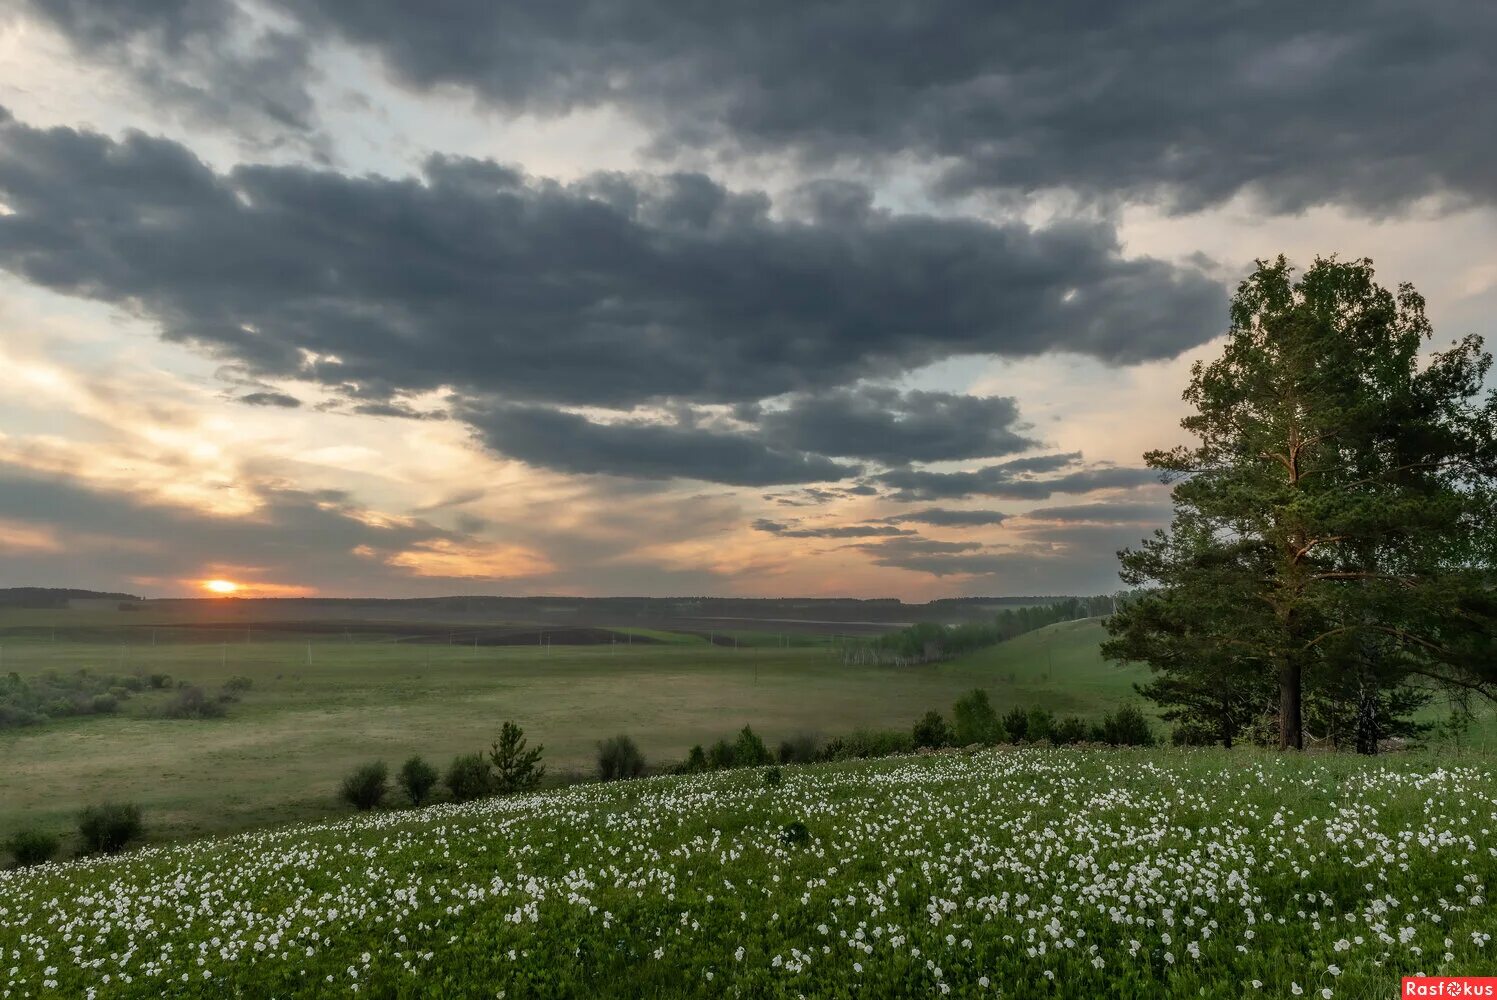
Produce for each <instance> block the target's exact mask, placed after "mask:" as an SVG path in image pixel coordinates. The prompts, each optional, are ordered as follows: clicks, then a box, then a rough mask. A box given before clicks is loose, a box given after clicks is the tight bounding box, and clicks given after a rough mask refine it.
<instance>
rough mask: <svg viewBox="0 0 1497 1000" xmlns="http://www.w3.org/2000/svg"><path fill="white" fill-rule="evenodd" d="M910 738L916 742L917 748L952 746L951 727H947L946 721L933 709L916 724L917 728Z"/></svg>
mask: <svg viewBox="0 0 1497 1000" xmlns="http://www.w3.org/2000/svg"><path fill="white" fill-rule="evenodd" d="M910 738H911V739H913V740H914V742H915V746H917V747H929V748H931V749H936V748H939V747H949V746H951V727H950V726H948V725H946V720H945V719H943V718H941V713H940V712H937V711H936V710H935V709H931V710H930V711H929V712H926V713H925V714H924V715H923V716H921V717H920V721H919V722H917V723H915V728H914V729H913V730H912V731H911V732H910Z"/></svg>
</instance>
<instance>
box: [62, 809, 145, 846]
mask: <svg viewBox="0 0 1497 1000" xmlns="http://www.w3.org/2000/svg"><path fill="white" fill-rule="evenodd" d="M142 829H143V825H142V823H141V819H140V807H139V806H137V805H130V804H127V803H118V802H106V803H104V804H103V805H98V806H89V807H88V808H87V809H85V810H83V812H82V813H80V814H79V816H78V834H79V836H81V837H82V838H83V849H84V851H86V852H89V853H94V854H97V853H103V854H118V853H119V852H120V851H123V850H124V849H125V847H126V845H128V844H129V843H130V841H132V840H135V839H136V838H138V837H139V836H140V834H141V831H142Z"/></svg>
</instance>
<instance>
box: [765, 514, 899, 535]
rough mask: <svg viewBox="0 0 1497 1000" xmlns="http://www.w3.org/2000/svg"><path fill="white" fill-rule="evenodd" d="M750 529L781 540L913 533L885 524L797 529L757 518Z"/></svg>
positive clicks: (780, 522)
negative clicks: (776, 536)
mask: <svg viewBox="0 0 1497 1000" xmlns="http://www.w3.org/2000/svg"><path fill="white" fill-rule="evenodd" d="M751 527H752V528H753V529H754V530H755V531H767V532H769V533H770V534H773V535H779V536H780V537H781V538H879V537H884V538H890V537H894V536H900V535H913V534H914V532H913V531H902V530H900V529H899V528H895V527H892V526H890V525H887V524H843V525H836V526H833V527H824V528H797V527H794V526H792V525H789V524H786V523H784V522H783V521H772V520H769V519H768V518H762V517H761V518H759V519H758V520H757V521H755V522H754V523H753V524H752V525H751Z"/></svg>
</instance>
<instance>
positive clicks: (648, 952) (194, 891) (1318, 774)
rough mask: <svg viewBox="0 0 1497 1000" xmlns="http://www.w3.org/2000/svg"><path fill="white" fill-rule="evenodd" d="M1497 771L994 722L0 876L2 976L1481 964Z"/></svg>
mask: <svg viewBox="0 0 1497 1000" xmlns="http://www.w3.org/2000/svg"><path fill="white" fill-rule="evenodd" d="M1494 823H1497V777H1494V775H1493V772H1492V770H1491V769H1490V768H1488V767H1485V766H1480V767H1477V766H1452V762H1450V761H1444V762H1442V761H1439V760H1436V759H1433V758H1413V757H1405V758H1402V759H1399V760H1375V761H1366V760H1357V759H1352V758H1340V757H1309V756H1304V757H1288V756H1270V755H1252V754H1243V753H1237V754H1235V755H1232V754H1226V753H1220V752H1195V753H1183V752H1172V751H1148V752H1112V753H1107V752H1100V751H1064V750H1019V751H1013V750H1009V751H992V752H984V753H981V754H975V755H972V756H966V755H962V754H944V755H933V756H928V757H920V758H903V759H894V760H886V761H880V762H876V763H865V764H858V765H841V766H821V767H812V768H805V769H787V770H786V772H785V775H784V780H783V784H780V785H778V786H773V785H771V784H770V783H768V782H767V781H766V780H765V776H764V774H763V773H762V772H759V771H737V772H723V773H718V774H714V775H704V776H699V777H693V778H664V779H651V780H647V781H636V782H626V783H621V784H615V785H588V786H578V787H575V788H572V789H568V790H564V791H559V792H554V793H546V794H539V795H531V796H521V797H515V798H510V799H499V800H490V801H485V802H479V803H475V804H471V805H466V806H439V807H434V808H430V809H427V810H424V811H409V812H391V813H383V814H377V815H373V816H369V817H367V818H360V819H352V820H348V821H345V822H341V823H334V824H329V825H322V826H301V827H290V828H285V829H281V830H276V831H270V832H263V833H257V834H247V835H242V836H239V837H234V838H230V839H224V840H220V841H202V842H198V843H194V844H185V845H178V846H174V847H166V848H155V849H150V850H145V851H142V852H140V853H138V854H136V855H131V856H125V857H120V858H115V859H104V860H95V861H85V862H80V863H74V864H67V865H52V866H45V867H42V868H39V869H34V870H29V871H19V872H8V873H0V958H3V961H0V991H8V992H9V993H10V995H12V996H37V995H47V994H48V991H50V995H61V996H83V995H90V996H94V995H97V996H98V997H109V996H125V997H155V996H159V995H169V996H188V995H190V996H195V997H197V996H206V997H214V996H235V995H239V996H281V997H286V996H344V995H348V994H349V993H354V992H357V993H362V994H363V995H370V996H379V997H386V996H399V997H416V996H423V997H453V996H488V997H493V996H501V997H531V996H619V997H637V996H659V997H685V996H703V997H708V996H724V995H734V994H737V995H743V996H771V997H779V996H785V997H790V996H798V995H803V996H810V997H850V996H854V995H856V996H876V997H884V996H888V997H893V996H913V995H921V996H924V995H932V994H936V995H940V994H945V993H949V994H950V995H953V996H990V995H995V994H996V992H997V991H998V990H1000V989H1001V990H1002V995H1004V996H1007V997H1039V996H1045V997H1055V996H1062V997H1103V996H1129V997H1136V996H1150V997H1187V996H1188V997H1201V996H1205V997H1221V998H1227V997H1231V998H1237V997H1240V996H1243V995H1245V994H1250V993H1253V992H1254V984H1261V985H1262V988H1263V991H1264V993H1265V995H1271V996H1287V995H1290V994H1291V993H1298V992H1300V991H1303V992H1305V993H1308V994H1309V995H1314V996H1319V995H1322V994H1321V991H1322V990H1330V991H1331V992H1330V993H1327V994H1324V995H1327V996H1330V995H1335V996H1373V995H1378V996H1387V995H1390V994H1391V993H1393V992H1395V991H1396V986H1397V983H1398V977H1399V976H1400V975H1402V974H1405V973H1412V972H1414V971H1415V970H1420V971H1424V972H1428V973H1431V974H1434V973H1440V974H1461V973H1464V974H1479V973H1484V972H1489V971H1490V969H1491V960H1492V954H1493V947H1492V946H1491V945H1490V944H1489V943H1488V939H1487V938H1486V937H1485V936H1484V935H1487V934H1490V933H1491V931H1492V928H1493V927H1494V926H1497V908H1494V905H1493V903H1492V902H1491V899H1490V894H1491V892H1492V889H1493V885H1494V880H1497V840H1494V838H1493V836H1492V829H1491V828H1492V826H1493V825H1494Z"/></svg>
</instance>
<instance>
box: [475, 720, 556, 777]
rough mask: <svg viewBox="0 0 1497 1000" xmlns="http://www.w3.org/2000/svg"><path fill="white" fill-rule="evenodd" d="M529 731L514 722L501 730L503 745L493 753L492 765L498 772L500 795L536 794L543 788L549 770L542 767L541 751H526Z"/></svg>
mask: <svg viewBox="0 0 1497 1000" xmlns="http://www.w3.org/2000/svg"><path fill="white" fill-rule="evenodd" d="M525 743H526V740H525V731H524V730H523V729H521V728H520V727H519V726H517V725H515V724H514V723H513V722H505V723H504V725H503V726H502V727H500V729H499V742H498V743H495V744H493V745H492V747H491V749H490V750H489V763H490V764H491V765H492V766H493V768H494V791H496V792H498V793H499V794H500V795H509V794H511V793H514V792H532V791H535V790H536V789H537V788H539V787H540V786H541V779H542V778H544V777H545V776H546V768H545V767H544V766H543V765H542V764H541V763H540V760H541V750H543V749H544V748H543V747H540V746H537V747H536V748H535V749H533V750H527V749H525Z"/></svg>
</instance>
